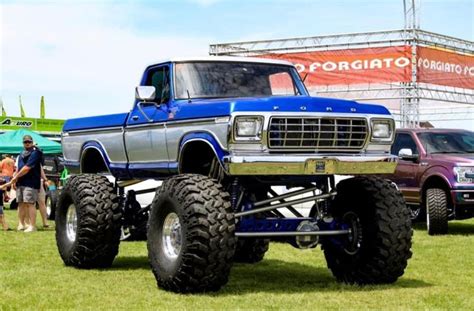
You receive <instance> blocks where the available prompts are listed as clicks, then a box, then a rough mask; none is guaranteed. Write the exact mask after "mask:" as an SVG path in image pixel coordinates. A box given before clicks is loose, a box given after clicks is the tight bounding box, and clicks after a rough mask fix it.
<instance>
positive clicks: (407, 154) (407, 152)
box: [398, 148, 418, 161]
mask: <svg viewBox="0 0 474 311" xmlns="http://www.w3.org/2000/svg"><path fill="white" fill-rule="evenodd" d="M398 157H399V158H400V159H402V160H408V161H415V160H417V159H418V155H417V154H413V151H412V150H411V149H410V148H403V149H400V151H398Z"/></svg>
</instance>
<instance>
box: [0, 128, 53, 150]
mask: <svg viewBox="0 0 474 311" xmlns="http://www.w3.org/2000/svg"><path fill="white" fill-rule="evenodd" d="M25 135H30V136H31V137H32V138H33V141H34V143H35V144H36V145H37V146H38V147H39V148H40V149H41V150H43V153H44V154H61V153H62V150H61V144H59V143H57V142H55V141H52V140H49V139H47V138H45V137H43V136H41V135H40V134H37V133H35V132H32V131H29V130H25V129H20V130H16V131H11V132H6V133H4V134H0V154H2V153H8V154H20V153H21V151H22V150H23V136H25Z"/></svg>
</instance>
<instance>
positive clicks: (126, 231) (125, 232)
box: [120, 226, 132, 241]
mask: <svg viewBox="0 0 474 311" xmlns="http://www.w3.org/2000/svg"><path fill="white" fill-rule="evenodd" d="M131 235H132V234H131V233H130V228H129V227H124V226H122V228H121V229H120V241H124V240H126V239H128V238H129V237H130V236H131Z"/></svg>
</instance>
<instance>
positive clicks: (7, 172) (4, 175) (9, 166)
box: [0, 154, 15, 230]
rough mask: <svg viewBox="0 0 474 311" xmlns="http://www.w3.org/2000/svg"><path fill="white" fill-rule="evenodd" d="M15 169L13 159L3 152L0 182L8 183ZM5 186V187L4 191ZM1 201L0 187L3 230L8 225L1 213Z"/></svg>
mask: <svg viewBox="0 0 474 311" xmlns="http://www.w3.org/2000/svg"><path fill="white" fill-rule="evenodd" d="M14 171H15V161H14V160H13V159H12V158H11V156H10V155H9V154H4V155H3V159H2V161H1V162H0V183H8V182H9V181H10V180H11V178H12V177H13V172H14ZM6 190H7V187H5V191H6ZM3 202H4V191H3V190H2V188H0V223H1V224H2V227H3V230H8V225H7V222H6V220H5V215H4V213H3Z"/></svg>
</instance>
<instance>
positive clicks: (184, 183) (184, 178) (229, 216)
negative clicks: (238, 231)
mask: <svg viewBox="0 0 474 311" xmlns="http://www.w3.org/2000/svg"><path fill="white" fill-rule="evenodd" d="M234 231H235V220H234V214H233V211H232V208H231V204H230V202H229V194H228V193H227V192H225V191H224V189H223V188H222V186H221V185H220V184H219V183H217V181H216V180H214V179H211V178H209V177H206V176H202V175H195V174H183V175H178V176H174V177H171V178H170V179H168V180H165V181H164V182H163V184H162V185H161V187H160V188H159V189H158V190H157V192H156V195H155V198H154V200H153V203H152V207H151V212H150V219H149V222H148V234H147V235H148V258H149V260H150V264H151V267H152V270H153V273H154V275H155V278H156V280H157V283H158V287H160V288H162V289H165V290H169V291H173V292H178V293H196V292H206V291H217V290H219V289H220V288H221V287H222V286H223V285H224V284H226V283H227V281H228V276H229V273H230V269H231V267H232V263H233V257H234V252H235V244H236V238H235V233H234Z"/></svg>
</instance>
